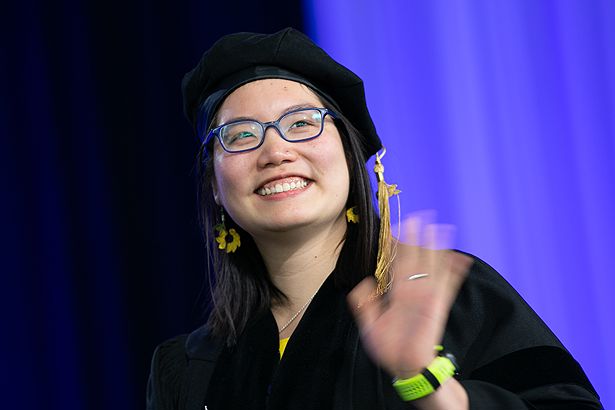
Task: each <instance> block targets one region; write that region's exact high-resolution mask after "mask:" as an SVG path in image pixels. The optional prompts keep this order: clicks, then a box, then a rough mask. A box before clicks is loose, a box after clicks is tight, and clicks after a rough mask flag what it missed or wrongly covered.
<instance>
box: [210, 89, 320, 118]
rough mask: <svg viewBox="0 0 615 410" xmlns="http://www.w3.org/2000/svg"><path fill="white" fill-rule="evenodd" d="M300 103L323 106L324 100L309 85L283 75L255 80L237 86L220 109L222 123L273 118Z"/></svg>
mask: <svg viewBox="0 0 615 410" xmlns="http://www.w3.org/2000/svg"><path fill="white" fill-rule="evenodd" d="M296 105H305V106H314V107H322V106H323V102H322V100H321V99H320V98H319V97H318V96H317V95H316V94H315V93H314V92H313V91H312V90H311V89H310V88H309V87H308V86H306V85H304V84H301V83H298V82H296V81H290V80H283V79H277V78H272V79H264V80H257V81H252V82H249V83H247V84H244V85H242V86H241V87H239V88H237V89H236V90H235V91H233V92H232V93H231V94H229V96H228V97H226V99H225V100H224V102H223V103H222V105H221V106H220V109H219V110H218V115H217V119H218V121H217V122H218V123H219V124H221V123H225V122H228V121H229V120H232V119H234V118H238V117H249V118H255V119H259V120H262V121H269V120H272V119H275V118H277V117H278V116H279V115H281V114H283V113H284V112H285V111H286V110H287V109H288V107H292V106H296Z"/></svg>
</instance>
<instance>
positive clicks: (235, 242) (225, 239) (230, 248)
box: [214, 208, 241, 253]
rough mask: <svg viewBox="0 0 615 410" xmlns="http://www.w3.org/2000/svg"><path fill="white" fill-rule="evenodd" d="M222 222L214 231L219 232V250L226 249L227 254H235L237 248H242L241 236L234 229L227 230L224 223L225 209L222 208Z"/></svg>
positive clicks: (217, 239)
mask: <svg viewBox="0 0 615 410" xmlns="http://www.w3.org/2000/svg"><path fill="white" fill-rule="evenodd" d="M220 215H221V216H220V220H221V222H220V223H219V224H218V225H216V226H214V229H215V230H216V231H217V232H218V236H216V242H218V249H221V250H222V249H226V253H231V252H235V251H236V250H237V248H239V247H240V246H241V240H240V239H239V234H238V233H237V231H236V230H235V229H233V228H231V229H229V230H228V231H227V230H226V224H225V223H224V209H222V208H221V212H220Z"/></svg>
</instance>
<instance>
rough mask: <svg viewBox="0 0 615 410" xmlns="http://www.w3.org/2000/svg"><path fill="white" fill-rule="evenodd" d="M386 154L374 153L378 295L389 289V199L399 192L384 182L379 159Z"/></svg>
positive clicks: (390, 239) (391, 253)
mask: <svg viewBox="0 0 615 410" xmlns="http://www.w3.org/2000/svg"><path fill="white" fill-rule="evenodd" d="M384 154H386V148H384V147H382V154H380V153H376V164H375V165H374V172H375V173H376V178H377V180H378V208H379V211H380V233H379V235H378V257H377V259H376V272H375V274H374V275H375V276H376V281H377V282H378V287H377V289H376V293H377V294H378V295H383V294H385V293H386V292H387V291H388V290H389V288H390V287H391V283H392V281H393V280H392V278H391V273H390V270H391V263H392V262H393V253H394V249H393V237H392V235H391V209H390V205H389V198H390V197H392V196H393V195H397V194H399V193H400V191H399V190H398V189H397V185H389V184H387V183H386V182H385V181H384V166H383V165H382V162H381V159H382V157H384Z"/></svg>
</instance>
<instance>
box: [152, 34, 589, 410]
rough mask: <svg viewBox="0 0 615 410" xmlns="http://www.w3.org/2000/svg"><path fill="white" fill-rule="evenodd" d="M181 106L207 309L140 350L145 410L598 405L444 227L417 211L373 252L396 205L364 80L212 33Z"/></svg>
mask: <svg viewBox="0 0 615 410" xmlns="http://www.w3.org/2000/svg"><path fill="white" fill-rule="evenodd" d="M183 91H184V102H185V109H186V114H187V116H188V118H189V119H190V120H191V122H192V123H193V125H194V128H195V132H196V133H197V135H198V136H199V138H201V140H202V142H203V146H202V150H201V155H200V157H199V168H200V169H199V170H200V177H201V182H200V187H199V191H200V199H201V220H202V225H203V231H204V236H205V238H206V242H207V250H208V256H209V260H210V265H211V266H212V269H213V272H211V275H210V276H211V277H213V278H214V283H213V284H212V295H211V298H212V312H211V314H210V316H209V318H208V320H207V323H206V324H205V325H203V326H202V327H201V328H199V329H197V330H196V331H194V332H193V333H191V334H190V335H184V336H179V337H176V338H174V339H171V340H169V341H167V342H165V343H163V344H161V345H160V346H159V347H158V348H157V350H156V352H155V354H154V358H153V361H152V370H151V374H150V380H149V388H148V409H194V410H196V409H203V408H206V409H209V410H216V409H251V410H252V409H284V410H289V409H319V410H320V409H356V410H363V409H365V410H367V409H370V410H372V409H409V408H419V409H447V410H451V409H453V410H454V409H469V408H472V409H494V408H506V409H530V408H532V409H547V408H548V409H599V408H601V406H600V403H599V400H598V398H597V396H596V394H595V392H594V390H593V388H592V386H591V384H590V382H589V381H588V380H587V378H586V377H585V375H584V373H583V371H582V370H581V368H580V367H579V365H578V364H577V363H576V361H575V360H574V359H573V358H572V357H571V356H570V355H569V354H568V352H567V351H566V350H565V348H564V347H563V346H562V345H561V343H560V342H559V341H558V340H557V338H556V337H555V336H554V335H553V334H552V333H551V332H550V330H549V329H548V328H547V327H546V326H545V325H544V323H542V321H541V320H540V318H538V317H537V316H536V314H535V313H534V312H533V311H532V310H531V308H529V307H528V306H527V304H526V303H525V302H524V301H523V300H522V299H521V298H520V297H519V295H518V294H517V293H516V292H515V291H514V290H513V289H512V288H511V287H510V286H509V285H508V284H507V283H506V282H505V281H504V279H503V278H502V277H501V276H499V275H498V274H497V272H495V271H494V270H493V269H492V268H490V267H489V266H488V265H486V264H485V263H484V262H482V261H481V260H480V259H478V258H474V257H471V256H469V255H467V254H463V253H461V252H455V251H452V250H450V249H452V246H453V243H452V238H451V236H452V235H451V232H452V229H451V227H450V226H447V225H441V224H437V223H435V221H434V220H433V215H432V214H430V213H424V214H422V215H415V216H413V217H411V218H409V219H408V221H406V223H405V228H404V231H405V233H406V238H405V242H403V243H402V242H401V241H399V240H397V239H393V238H391V237H390V233H389V232H390V221H389V220H388V219H387V210H388V208H387V206H388V196H390V195H394V194H397V193H398V191H397V190H396V189H395V187H394V186H389V185H387V184H386V183H385V182H384V179H383V167H382V164H381V162H380V158H381V156H380V155H379V154H378V151H379V150H380V149H381V148H382V147H381V143H380V139H379V137H378V135H377V133H376V130H375V127H374V125H373V123H372V120H371V117H370V115H369V112H368V110H367V105H366V102H365V95H364V90H363V83H362V81H361V79H359V78H358V77H357V76H356V75H355V74H354V73H352V72H351V71H349V70H348V69H347V68H345V67H343V66H341V65H339V64H338V63H336V62H335V61H334V60H332V59H331V57H329V56H328V55H327V54H326V53H325V52H324V51H323V50H321V49H320V48H318V47H317V46H316V45H315V44H314V43H312V42H311V40H310V39H308V38H307V37H305V36H304V35H303V34H301V33H299V32H297V31H296V30H293V29H286V30H283V31H281V32H278V33H275V34H272V35H262V34H251V33H239V34H234V35H230V36H226V37H224V38H222V39H221V40H219V41H218V42H217V43H216V44H215V45H214V46H213V47H212V48H211V49H210V50H209V51H207V52H206V53H205V54H204V55H203V58H202V59H201V61H200V63H199V65H198V66H197V67H196V68H195V69H194V70H193V71H191V72H190V73H188V74H187V75H186V77H185V79H184V84H183ZM374 154H376V155H377V161H376V163H377V167H376V170H375V171H376V173H377V175H378V180H379V186H378V191H379V192H378V206H379V209H380V215H382V218H379V216H378V213H377V212H376V210H375V209H374V206H373V203H372V197H373V193H372V189H371V186H370V182H369V177H368V175H367V171H366V169H365V162H366V160H367V159H368V158H369V157H370V156H372V155H374ZM349 222H352V223H349ZM442 346H445V347H446V349H444V347H442Z"/></svg>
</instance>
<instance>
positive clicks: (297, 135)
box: [205, 108, 336, 152]
mask: <svg viewBox="0 0 615 410" xmlns="http://www.w3.org/2000/svg"><path fill="white" fill-rule="evenodd" d="M327 115H330V116H331V117H332V118H336V117H335V114H334V113H333V112H332V111H330V110H328V109H326V108H301V109H298V110H293V111H289V112H287V113H286V114H284V115H282V116H281V117H280V118H278V119H277V120H276V121H270V122H260V121H256V120H237V121H232V122H229V123H226V124H222V125H220V126H219V127H216V128H214V129H213V130H211V131H210V132H209V134H208V135H207V138H206V139H205V144H207V143H208V142H209V141H210V140H211V139H212V138H213V137H214V136H215V137H217V138H218V141H219V142H220V145H222V148H224V150H225V151H226V152H244V151H250V150H253V149H257V148H258V147H260V146H261V145H262V144H263V141H264V140H265V132H266V131H267V129H268V128H269V127H273V128H275V129H276V130H278V133H279V134H280V136H281V137H282V138H284V140H286V141H288V142H300V141H307V140H311V139H314V138H316V137H318V136H319V135H320V134H322V131H323V129H324V126H325V116H327Z"/></svg>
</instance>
